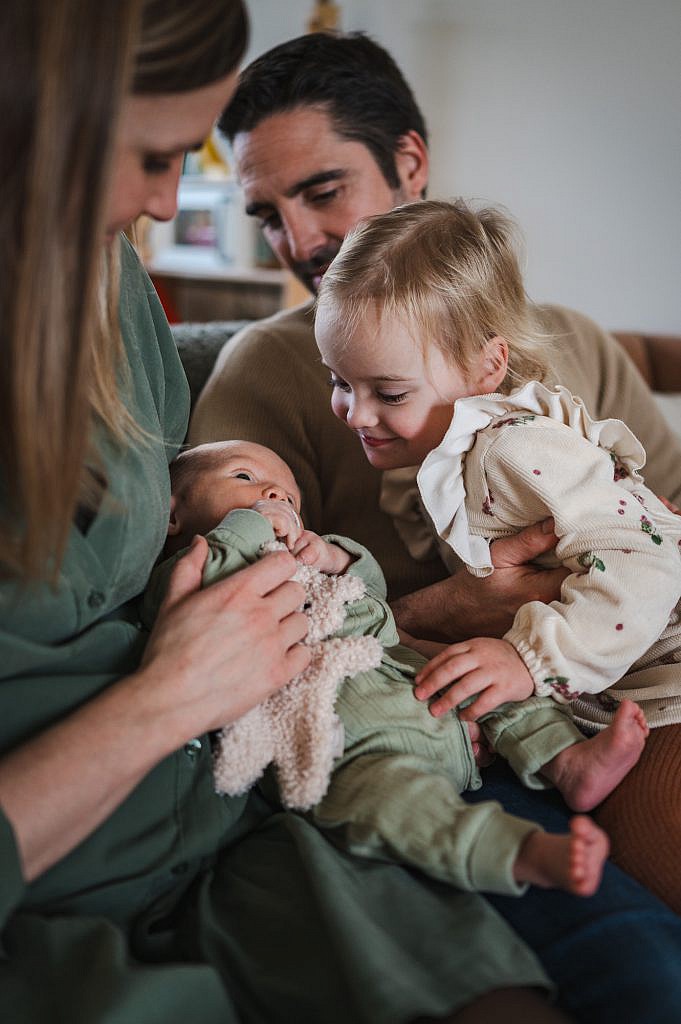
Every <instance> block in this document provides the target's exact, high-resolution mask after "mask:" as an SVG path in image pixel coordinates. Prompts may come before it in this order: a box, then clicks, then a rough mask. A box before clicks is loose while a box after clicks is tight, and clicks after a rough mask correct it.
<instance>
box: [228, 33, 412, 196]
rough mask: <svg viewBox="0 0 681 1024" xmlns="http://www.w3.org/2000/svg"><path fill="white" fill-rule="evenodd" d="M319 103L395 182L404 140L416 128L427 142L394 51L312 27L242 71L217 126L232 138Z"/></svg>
mask: <svg viewBox="0 0 681 1024" xmlns="http://www.w3.org/2000/svg"><path fill="white" fill-rule="evenodd" d="M312 106H316V107H322V108H324V109H326V110H327V111H328V113H329V115H330V116H331V120H332V123H333V126H334V128H335V130H336V131H337V132H338V134H339V135H340V136H342V137H343V138H345V139H351V140H352V141H354V142H362V143H363V144H364V145H365V146H366V147H367V149H369V150H370V152H371V153H372V155H373V157H374V159H375V160H376V163H377V164H378V166H379V168H380V170H381V172H382V174H383V177H384V178H385V180H386V181H387V183H388V185H390V187H391V188H398V187H399V184H400V180H399V178H398V175H397V170H396V167H395V153H396V152H397V149H398V143H399V139H400V137H401V136H402V135H405V134H406V133H407V132H408V131H412V130H413V131H415V132H418V134H419V135H420V136H421V138H422V139H423V140H424V142H427V141H428V140H427V134H426V125H425V122H424V120H423V115H422V114H421V111H420V110H419V108H418V106H417V105H416V100H415V99H414V96H413V93H412V91H411V89H410V88H409V86H408V85H407V83H406V81H405V79H404V76H403V75H402V72H401V71H400V69H399V68H398V66H397V64H396V63H395V61H394V60H393V59H392V57H391V56H390V54H389V53H387V52H386V51H385V50H384V49H383V48H382V47H381V46H379V45H378V44H377V43H375V42H373V40H371V39H369V38H368V37H367V36H366V35H364V34H363V33H361V32H352V33H348V34H345V35H326V34H323V33H315V34H311V35H305V36H299V38H298V39H291V40H289V41H288V42H286V43H282V44H281V45H280V46H275V47H274V49H272V50H269V51H268V52H267V53H265V54H263V55H262V57H258V59H257V60H255V61H253V63H252V64H249V66H248V67H247V68H245V69H244V71H242V73H241V76H240V79H239V86H238V88H237V90H236V92H235V94H234V98H233V99H232V102H231V103H230V104H229V106H228V107H227V109H226V110H225V112H224V113H223V115H222V117H221V118H220V121H219V122H218V126H219V128H220V130H221V131H222V132H224V134H225V135H226V136H227V138H228V139H229V140H230V141H233V140H234V137H235V135H238V134H239V132H248V131H251V130H252V129H253V128H255V127H256V126H257V125H258V124H259V123H260V122H261V121H263V120H264V119H265V118H266V117H270V116H271V115H272V114H281V113H283V112H285V111H289V110H294V109H295V108H296V107H312Z"/></svg>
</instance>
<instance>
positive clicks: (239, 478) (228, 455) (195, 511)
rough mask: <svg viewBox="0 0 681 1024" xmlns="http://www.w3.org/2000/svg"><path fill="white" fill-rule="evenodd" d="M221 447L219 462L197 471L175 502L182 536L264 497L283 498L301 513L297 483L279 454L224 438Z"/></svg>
mask: <svg viewBox="0 0 681 1024" xmlns="http://www.w3.org/2000/svg"><path fill="white" fill-rule="evenodd" d="M220 448H221V449H223V451H222V453H221V458H220V460H219V462H218V463H217V464H216V465H213V466H211V467H210V468H208V469H205V470H202V471H200V472H197V473H196V476H195V478H194V480H193V482H192V486H191V488H190V490H189V493H187V494H186V495H185V497H184V498H183V500H182V501H181V502H178V503H177V504H176V505H175V509H174V512H175V514H176V515H177V518H178V520H179V521H180V527H181V531H182V533H183V534H184V535H185V536H189V537H191V536H193V535H194V534H196V533H202V534H205V533H208V532H209V531H210V530H212V529H214V527H216V526H217V525H218V523H220V522H221V521H222V520H223V519H224V517H225V516H226V515H227V513H228V512H232V511H233V510H234V509H237V508H251V507H252V506H253V505H254V504H255V503H256V502H257V501H262V500H263V499H267V500H270V501H282V502H286V503H288V504H290V505H291V506H292V507H293V508H294V509H295V510H296V513H300V491H299V490H298V485H297V484H296V481H295V478H294V476H293V473H292V472H291V470H290V469H289V467H288V466H287V465H286V463H285V462H284V461H283V460H282V459H280V458H279V456H278V455H276V454H275V453H274V452H273V451H271V450H270V449H269V448H264V447H263V446H262V445H259V444H252V443H251V442H246V441H235V442H226V443H224V444H223V445H220ZM171 521H172V520H171Z"/></svg>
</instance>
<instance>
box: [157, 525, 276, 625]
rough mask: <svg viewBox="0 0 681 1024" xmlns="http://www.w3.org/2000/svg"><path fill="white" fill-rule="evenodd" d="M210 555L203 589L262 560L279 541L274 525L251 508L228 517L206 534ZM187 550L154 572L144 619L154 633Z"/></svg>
mask: <svg viewBox="0 0 681 1024" xmlns="http://www.w3.org/2000/svg"><path fill="white" fill-rule="evenodd" d="M206 540H207V541H208V555H207V557H206V564H205V566H204V569H203V585H204V587H208V586H210V584H211V583H217V581H218V580H223V579H226V578H227V577H228V576H231V575H232V574H233V573H235V572H238V570H239V569H244V568H245V567H246V566H247V565H251V564H252V563H253V562H255V561H257V559H258V558H259V557H260V548H261V547H262V545H263V544H265V543H266V542H267V541H271V540H275V536H274V530H273V529H272V525H271V523H269V522H268V521H267V519H265V517H264V516H261V515H260V513H259V512H254V511H253V509H250V508H238V509H235V510H234V511H232V512H230V513H228V515H226V516H225V518H224V519H223V520H222V522H221V523H220V525H219V526H216V527H215V529H214V530H211V531H210V533H208V534H206ZM186 550H187V549H186V548H184V549H183V550H182V551H178V552H177V553H176V554H174V555H172V557H170V558H167V559H165V561H163V562H161V563H160V564H159V565H157V566H156V568H155V569H154V571H153V573H152V575H151V579H150V580H149V586H148V587H147V590H146V592H145V595H144V600H143V602H142V609H141V613H140V615H141V619H142V622H143V623H144V625H145V626H146V627H147V628H148V629H150V628H151V627H152V625H153V624H154V620H155V618H156V616H157V615H158V610H159V608H160V606H161V602H162V601H163V598H164V597H165V593H166V590H167V589H168V584H169V582H170V576H171V574H172V571H173V569H174V568H175V565H176V563H177V561H178V559H179V558H182V556H183V555H184V554H185V553H186Z"/></svg>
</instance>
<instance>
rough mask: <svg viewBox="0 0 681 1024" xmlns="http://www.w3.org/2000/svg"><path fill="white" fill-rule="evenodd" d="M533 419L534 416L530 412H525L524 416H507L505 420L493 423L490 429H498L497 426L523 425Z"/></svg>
mask: <svg viewBox="0 0 681 1024" xmlns="http://www.w3.org/2000/svg"><path fill="white" fill-rule="evenodd" d="M534 419H536V416H534V415H533V414H532V413H527V415H525V416H507V417H506V419H505V420H499V422H498V423H493V424H492V430H498V429H499V427H524V426H525V424H526V423H531V422H532V420H534Z"/></svg>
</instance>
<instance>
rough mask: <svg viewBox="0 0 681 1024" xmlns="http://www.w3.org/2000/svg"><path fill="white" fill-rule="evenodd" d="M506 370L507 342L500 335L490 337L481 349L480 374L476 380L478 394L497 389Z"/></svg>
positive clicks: (488, 393) (487, 393) (489, 392)
mask: <svg viewBox="0 0 681 1024" xmlns="http://www.w3.org/2000/svg"><path fill="white" fill-rule="evenodd" d="M507 370H508V342H507V341H506V338H502V337H501V335H495V336H494V337H493V338H490V339H489V341H488V342H487V344H486V346H485V348H484V349H483V351H482V359H481V362H480V376H479V377H478V380H477V382H476V383H477V388H478V394H479V395H491V394H493V393H494V392H495V391H497V390H498V389H499V387H500V385H501V383H502V381H503V380H504V377H505V376H506V371H507Z"/></svg>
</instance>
